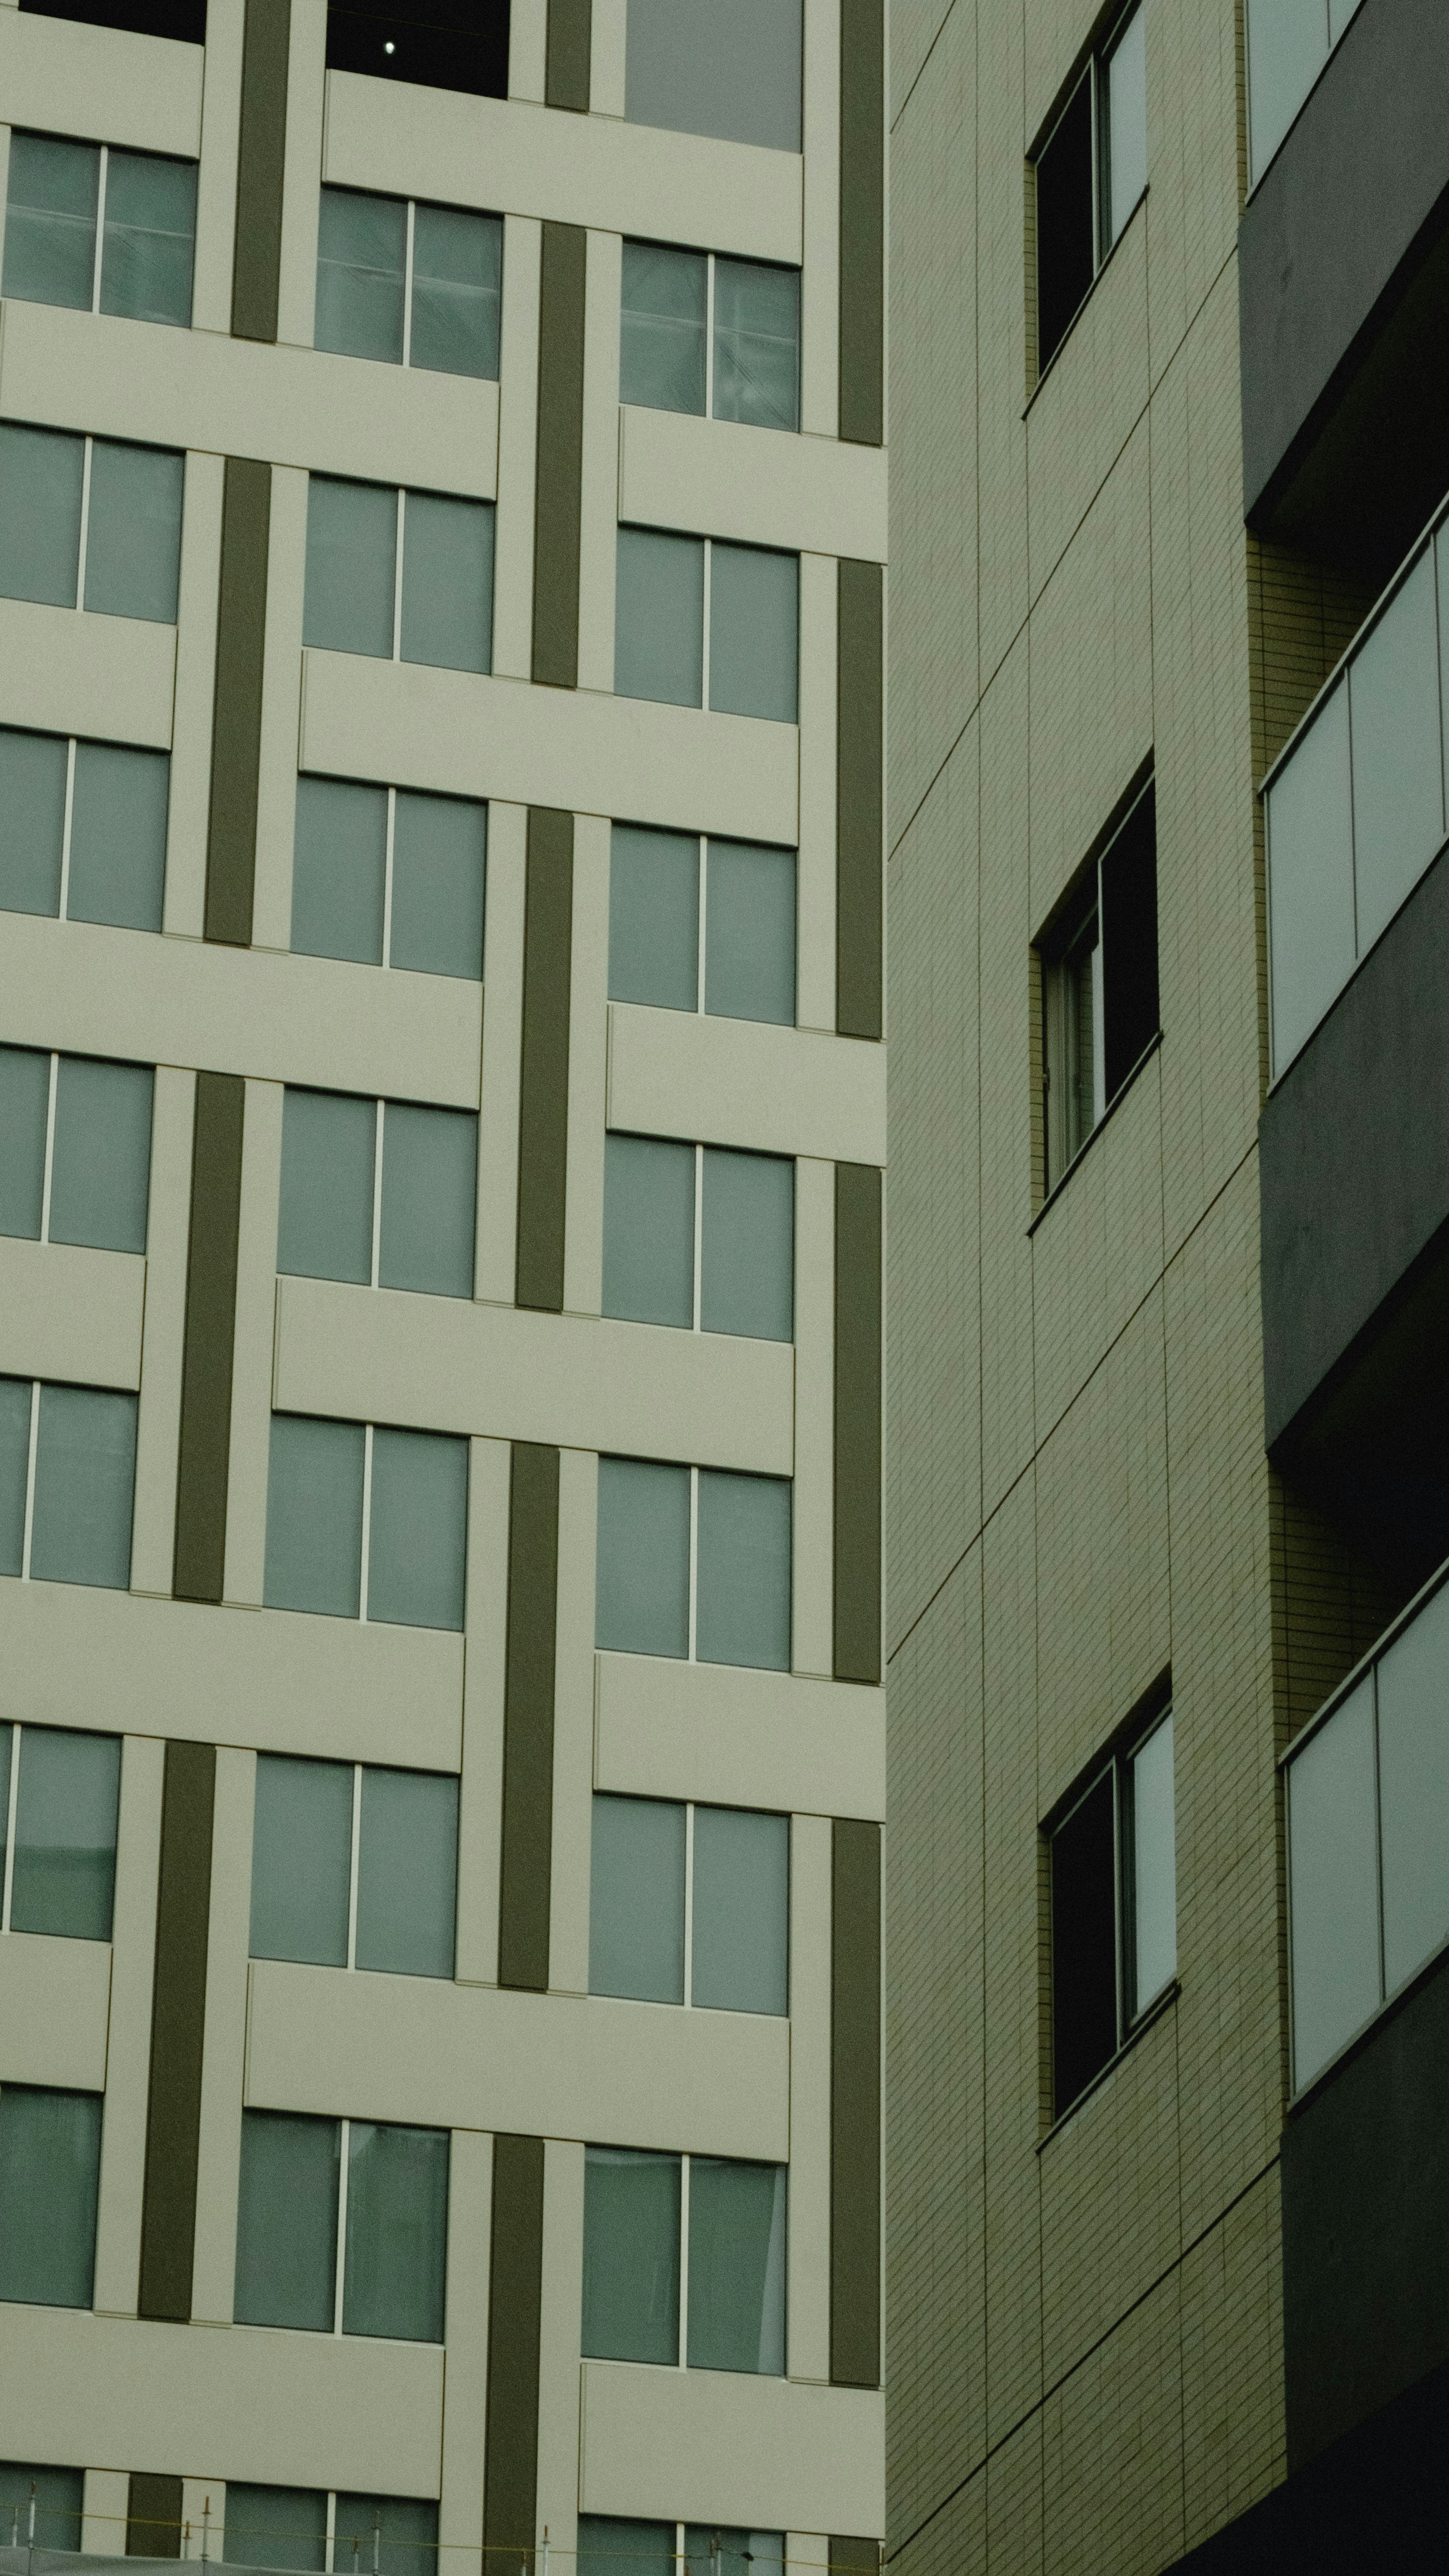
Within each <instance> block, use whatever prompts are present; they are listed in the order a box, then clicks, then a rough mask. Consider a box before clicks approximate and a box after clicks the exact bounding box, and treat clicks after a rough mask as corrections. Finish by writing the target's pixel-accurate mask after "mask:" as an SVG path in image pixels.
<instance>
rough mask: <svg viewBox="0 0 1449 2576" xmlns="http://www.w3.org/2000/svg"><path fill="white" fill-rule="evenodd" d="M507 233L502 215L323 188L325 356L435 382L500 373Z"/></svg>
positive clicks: (317, 335)
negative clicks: (410, 371) (368, 362)
mask: <svg viewBox="0 0 1449 2576" xmlns="http://www.w3.org/2000/svg"><path fill="white" fill-rule="evenodd" d="M502 292H503V225H502V223H501V221H500V219H499V217H498V216H497V215H476V214H470V213H469V212H468V211H467V210H466V209H465V208H463V207H461V206H424V205H418V204H416V203H415V202H414V201H413V200H412V199H411V198H406V199H405V198H402V197H373V196H365V195H364V194H363V193H362V191H361V190H360V189H357V188H324V189H323V191H322V212H321V221H320V224H319V228H318V234H317V321H316V328H315V331H314V335H313V336H314V340H315V344H316V346H317V347H318V348H319V349H336V350H339V351H340V352H341V353H342V354H343V355H344V356H346V357H350V358H380V359H384V360H386V361H388V362H389V363H390V364H391V365H393V366H405V367H424V368H427V369H429V370H431V371H432V372H433V373H435V374H437V375H445V376H492V377H495V378H496V376H497V374H498V325H499V312H500V307H501V304H502Z"/></svg>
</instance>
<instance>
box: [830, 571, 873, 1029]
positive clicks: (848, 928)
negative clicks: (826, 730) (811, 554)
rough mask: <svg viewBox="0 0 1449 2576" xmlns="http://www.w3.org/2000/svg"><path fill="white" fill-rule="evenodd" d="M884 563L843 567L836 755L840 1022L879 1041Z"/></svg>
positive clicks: (839, 599)
mask: <svg viewBox="0 0 1449 2576" xmlns="http://www.w3.org/2000/svg"><path fill="white" fill-rule="evenodd" d="M883 590H884V576H883V574H882V572H881V567H880V565H879V564H871V563H856V562H854V561H852V560H851V559H850V558H849V557H846V558H844V559H843V560H842V562H841V564H840V566H839V579H838V584H837V592H836V598H837V607H838V626H837V642H836V679H837V700H836V727H837V732H836V753H835V1025H836V1028H837V1029H838V1030H839V1032H840V1035H841V1036H842V1037H843V1038H878V1037H879V1036H880V1035H881V1031H882V1027H883V1019H882V993H881V982H882V972H881V970H882V939H883V933H884V923H883V917H882V902H881V890H882V869H881V841H882V827H883V823H884V810H883V800H882V784H881V771H882V758H883V746H882V736H881V667H882V665H881V649H882V643H883V625H884V619H883Z"/></svg>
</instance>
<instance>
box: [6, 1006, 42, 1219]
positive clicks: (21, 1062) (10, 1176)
mask: <svg viewBox="0 0 1449 2576" xmlns="http://www.w3.org/2000/svg"><path fill="white" fill-rule="evenodd" d="M49 1115H50V1058H49V1056H48V1055H41V1054H40V1053H39V1052H38V1050H36V1049H33V1048H30V1047H0V1234H16V1235H20V1236H23V1237H24V1238H25V1239H26V1240H28V1241H29V1242H31V1243H38V1242H39V1240H40V1220H41V1216H42V1213H43V1211H44V1206H45V1126H46V1120H47V1118H48V1117H49Z"/></svg>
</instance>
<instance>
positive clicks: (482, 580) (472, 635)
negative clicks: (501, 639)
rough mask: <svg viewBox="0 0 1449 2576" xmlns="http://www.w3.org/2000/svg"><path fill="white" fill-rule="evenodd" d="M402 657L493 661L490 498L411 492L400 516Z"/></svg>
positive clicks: (455, 662)
mask: <svg viewBox="0 0 1449 2576" xmlns="http://www.w3.org/2000/svg"><path fill="white" fill-rule="evenodd" d="M398 649H399V652H400V654H401V657H402V659H403V661H404V662H426V663H429V664H431V665H432V667H433V668H434V669H438V670H446V671H490V670H491V669H492V667H493V504H492V502H491V501H454V500H450V499H449V498H448V497H447V496H446V495H445V494H443V493H441V492H409V494H408V496H407V510H406V513H405V515H404V520H403V578H402V637H401V642H400V644H399V648H398Z"/></svg>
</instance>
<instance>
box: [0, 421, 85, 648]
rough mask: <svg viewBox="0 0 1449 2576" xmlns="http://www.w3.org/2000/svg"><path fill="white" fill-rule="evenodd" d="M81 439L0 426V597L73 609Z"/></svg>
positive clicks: (82, 463) (82, 455)
mask: <svg viewBox="0 0 1449 2576" xmlns="http://www.w3.org/2000/svg"><path fill="white" fill-rule="evenodd" d="M84 471H85V440H84V439H83V438H70V437H67V436H66V435H65V434H64V433H63V432H62V431H59V430H54V429H18V428H16V427H15V426H14V425H13V424H12V423H10V422H6V423H5V424H4V425H3V426H0V596H3V597H4V598H6V599H38V600H42V601H47V602H48V603H49V604H50V605H51V606H52V607H54V608H74V607H75V605H76V587H77V583H78V580H79V577H80V521H81V482H82V477H83V475H84Z"/></svg>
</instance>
